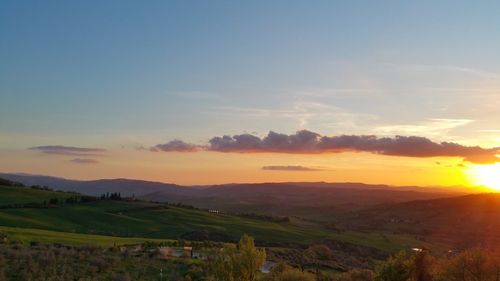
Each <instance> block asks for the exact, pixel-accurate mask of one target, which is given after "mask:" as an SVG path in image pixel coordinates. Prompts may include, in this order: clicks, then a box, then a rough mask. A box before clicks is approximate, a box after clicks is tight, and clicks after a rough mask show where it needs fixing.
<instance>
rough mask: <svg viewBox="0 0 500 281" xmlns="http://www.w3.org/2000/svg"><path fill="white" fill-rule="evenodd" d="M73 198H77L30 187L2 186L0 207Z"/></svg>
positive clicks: (0, 189) (68, 194)
mask: <svg viewBox="0 0 500 281" xmlns="http://www.w3.org/2000/svg"><path fill="white" fill-rule="evenodd" d="M72 196H75V194H73V193H69V192H56V191H48V190H40V189H34V188H29V187H18V186H0V207H1V206H6V205H14V204H29V203H43V202H44V201H49V200H50V199H52V198H57V199H66V198H69V197H72Z"/></svg>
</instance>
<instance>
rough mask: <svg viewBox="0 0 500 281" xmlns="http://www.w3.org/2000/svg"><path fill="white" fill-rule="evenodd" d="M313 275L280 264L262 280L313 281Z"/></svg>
mask: <svg viewBox="0 0 500 281" xmlns="http://www.w3.org/2000/svg"><path fill="white" fill-rule="evenodd" d="M314 280H315V279H314V275H312V274H311V273H308V272H302V271H301V270H299V269H296V268H293V267H290V266H289V265H287V264H284V263H280V264H278V265H276V266H275V267H274V268H273V269H271V272H269V274H268V275H267V276H266V277H265V278H264V281H314Z"/></svg>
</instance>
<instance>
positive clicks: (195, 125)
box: [0, 0, 500, 186]
mask: <svg viewBox="0 0 500 281" xmlns="http://www.w3.org/2000/svg"><path fill="white" fill-rule="evenodd" d="M499 12H500V3H499V2H498V1H300V0H293V1H223V0H220V1H219V0H218V1H189V0H187V1H1V2H0V62H1V63H0V158H1V159H2V161H0V171H2V172H25V173H33V174H44V175H52V176H61V177H66V178H76V179H95V178H116V177H123V178H140V179H146V180H156V181H163V182H174V183H180V184H213V183H227V182H268V181H329V182H335V181H342V182H344V181H349V182H366V183H386V184H394V185H424V186H430V185H446V186H453V185H471V184H477V183H478V182H477V180H476V182H474V180H471V176H470V173H469V172H470V171H471V170H474V169H478V167H479V169H481V167H482V166H488V169H491V168H492V167H494V169H493V171H495V172H499V173H500V169H498V168H495V167H497V166H495V165H493V164H494V163H496V155H497V152H498V149H496V148H498V147H500V125H499V124H500V110H499V109H500V53H499V52H498V50H500V29H499V28H498V27H499V26H500V18H499V17H498V14H499ZM223 136H226V137H223ZM347 136H350V138H348V137H347ZM491 173H493V172H489V174H491ZM476 174H477V173H476Z"/></svg>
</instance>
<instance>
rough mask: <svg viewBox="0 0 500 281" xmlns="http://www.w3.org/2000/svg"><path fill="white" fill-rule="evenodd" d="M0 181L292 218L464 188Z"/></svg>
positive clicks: (447, 193) (31, 177)
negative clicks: (115, 193) (114, 193)
mask: <svg viewBox="0 0 500 281" xmlns="http://www.w3.org/2000/svg"><path fill="white" fill-rule="evenodd" d="M0 178H5V179H9V180H12V181H17V182H21V183H23V184H25V185H46V186H49V187H51V188H52V189H55V190H63V191H75V192H79V193H81V194H86V195H95V196H99V195H101V194H104V193H107V192H110V193H112V192H120V193H121V195H122V196H135V197H137V198H141V199H144V200H151V201H158V202H170V203H183V204H186V205H193V206H196V207H200V208H213V209H218V210H221V211H228V212H236V213H263V214H269V215H286V216H288V215H294V216H302V217H311V218H320V219H327V220H328V219H329V217H330V216H331V215H333V214H337V213H339V212H345V211H352V210H356V209H361V208H367V207H371V206H377V205H380V204H386V203H399V202H407V201H413V200H428V199H436V198H443V197H452V196H458V195H464V194H466V192H465V191H464V189H458V188H439V187H417V186H388V185H370V184H363V183H326V182H286V183H258V184H224V185H211V186H181V185H176V184H169V183H161V182H151V181H143V180H130V179H101V180H90V181H81V180H69V179H63V178H57V177H49V176H40V175H29V174H12V173H0Z"/></svg>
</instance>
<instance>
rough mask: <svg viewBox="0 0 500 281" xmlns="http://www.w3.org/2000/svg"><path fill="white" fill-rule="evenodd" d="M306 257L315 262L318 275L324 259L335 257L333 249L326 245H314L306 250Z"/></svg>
mask: <svg viewBox="0 0 500 281" xmlns="http://www.w3.org/2000/svg"><path fill="white" fill-rule="evenodd" d="M304 257H305V258H306V259H307V260H308V261H310V262H311V263H313V264H314V268H315V269H316V275H319V267H320V265H321V262H322V261H329V260H331V259H332V258H333V254H332V251H331V250H330V248H328V246H326V245H312V246H310V247H309V248H308V249H307V250H305V252H304Z"/></svg>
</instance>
